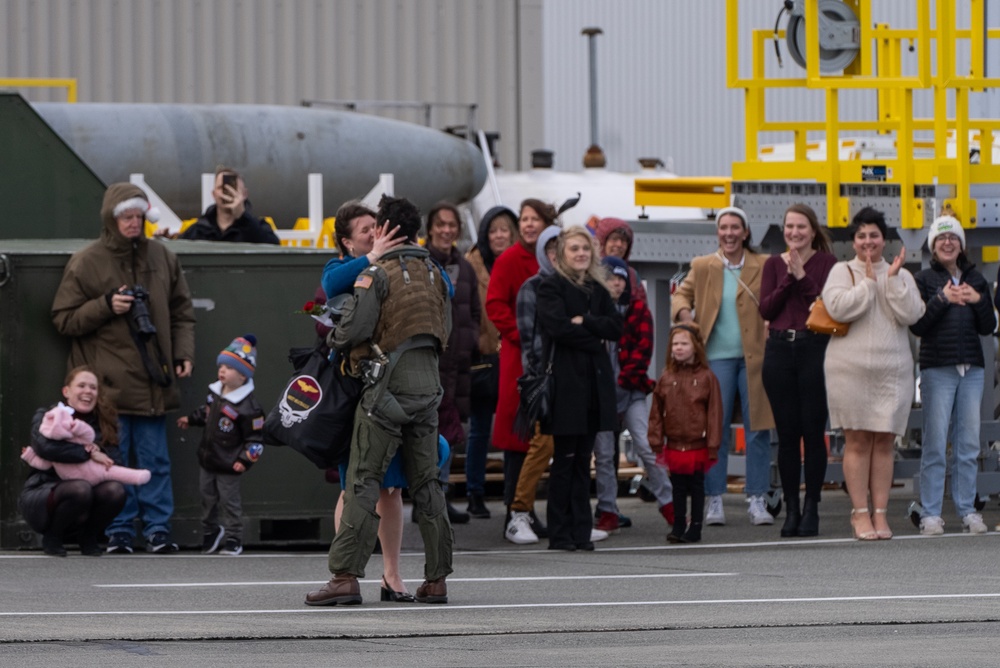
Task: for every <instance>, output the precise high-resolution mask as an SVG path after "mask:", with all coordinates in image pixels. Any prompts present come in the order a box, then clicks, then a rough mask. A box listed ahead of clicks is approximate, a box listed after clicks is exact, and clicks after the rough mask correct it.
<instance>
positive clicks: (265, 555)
mask: <svg viewBox="0 0 1000 668" xmlns="http://www.w3.org/2000/svg"><path fill="white" fill-rule="evenodd" d="M998 536H1000V531H991V532H989V533H986V534H969V533H946V534H944V535H942V536H921V535H920V534H914V535H905V536H904V535H899V534H896V535H895V536H893V538H892V541H891V542H898V541H901V540H933V541H939V540H949V539H956V538H957V539H971V540H986V539H988V538H996V537H998ZM613 542H614V541H613V540H612V544H613ZM871 542H876V543H880V544H882V543H885V541H871ZM850 543H859V541H857V540H855V539H853V538H807V539H794V538H784V539H782V540H773V541H755V542H747V543H695V544H690V545H632V546H621V547H612V544H608V543H604V542H603V541H602V542H600V543H598V547H597V550H596V551H595V554H600V553H601V552H664V551H668V552H669V551H673V550H713V549H719V548H723V549H741V548H753V547H782V548H795V547H802V546H811V545H837V544H850ZM452 554H453V555H454V556H463V557H477V556H494V555H498V554H501V555H504V554H514V555H516V554H549V555H566V554H569V553H567V552H562V551H559V550H549V549H547V548H531V549H525V548H516V547H508V548H497V549H488V550H455V551H454V552H453V553H452ZM373 556H376V555H373ZM400 556H402V557H420V558H423V557H424V553H423V552H422V551H405V552H403V553H402V554H401V555H400ZM61 558H62V557H52V556H49V555H47V554H43V553H41V552H35V553H29V554H0V560H4V559H61ZM106 558H108V559H139V560H147V559H169V560H172V561H173V560H179V559H213V560H216V561H218V560H219V559H220V558H221V557H220V556H219V555H217V554H200V553H191V554H184V553H181V554H177V553H174V554H145V553H142V554H135V555H111V554H109V555H106ZM239 558H240V559H241V560H245V559H323V560H324V561H325V560H326V558H327V553H326V552H320V551H318V550H317V551H316V552H291V553H288V552H285V553H282V552H259V553H258V552H244V553H243V554H241V555H240V556H239ZM87 559H88V560H89V559H93V557H87Z"/></svg>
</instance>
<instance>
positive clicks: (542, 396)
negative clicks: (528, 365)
mask: <svg viewBox="0 0 1000 668" xmlns="http://www.w3.org/2000/svg"><path fill="white" fill-rule="evenodd" d="M554 345H555V344H552V345H551V346H549V349H548V355H547V357H548V361H547V362H546V363H545V365H544V371H542V372H541V373H538V372H532V371H529V372H527V373H525V374H524V375H522V376H521V377H520V378H518V379H517V392H518V394H519V395H520V401H519V402H518V404H517V414H516V415H515V416H514V434H515V435H516V436H517V437H518V438H519V439H521V440H522V441H528V440H530V439H531V438H532V437H533V436H534V435H535V424H537V423H539V422H541V423H542V424H545V423H546V422H548V419H549V416H550V413H551V411H552V395H553V393H554V392H555V384H556V381H555V377H554V376H553V375H552V357H553V352H554V350H553V347H554Z"/></svg>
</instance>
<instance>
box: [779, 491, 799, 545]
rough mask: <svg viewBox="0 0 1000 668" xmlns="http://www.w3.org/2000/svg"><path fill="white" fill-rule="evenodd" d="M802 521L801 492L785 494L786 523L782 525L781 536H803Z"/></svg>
mask: <svg viewBox="0 0 1000 668" xmlns="http://www.w3.org/2000/svg"><path fill="white" fill-rule="evenodd" d="M801 521H802V514H801V513H800V512H799V494H798V492H796V493H795V494H791V495H789V494H786V495H785V523H784V524H783V525H782V526H781V537H782V538H791V537H792V536H801V535H802V534H800V533H799V523H800V522H801Z"/></svg>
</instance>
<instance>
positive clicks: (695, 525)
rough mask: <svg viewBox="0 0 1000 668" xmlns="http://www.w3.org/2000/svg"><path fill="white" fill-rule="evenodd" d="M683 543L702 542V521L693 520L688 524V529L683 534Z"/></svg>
mask: <svg viewBox="0 0 1000 668" xmlns="http://www.w3.org/2000/svg"><path fill="white" fill-rule="evenodd" d="M681 542H682V543H700V542H701V522H694V521H692V522H691V524H689V525H688V528H687V531H685V532H684V535H683V536H681Z"/></svg>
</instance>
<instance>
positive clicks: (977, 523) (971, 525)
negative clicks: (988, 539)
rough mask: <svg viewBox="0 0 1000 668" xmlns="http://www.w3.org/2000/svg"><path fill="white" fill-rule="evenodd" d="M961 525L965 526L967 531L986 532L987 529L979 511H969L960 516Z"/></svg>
mask: <svg viewBox="0 0 1000 668" xmlns="http://www.w3.org/2000/svg"><path fill="white" fill-rule="evenodd" d="M962 526H963V527H965V531H968V532H969V533H986V532H987V531H989V529H987V528H986V522H984V521H983V516H982V515H980V514H979V513H969V514H968V515H966V516H965V517H963V518H962Z"/></svg>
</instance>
